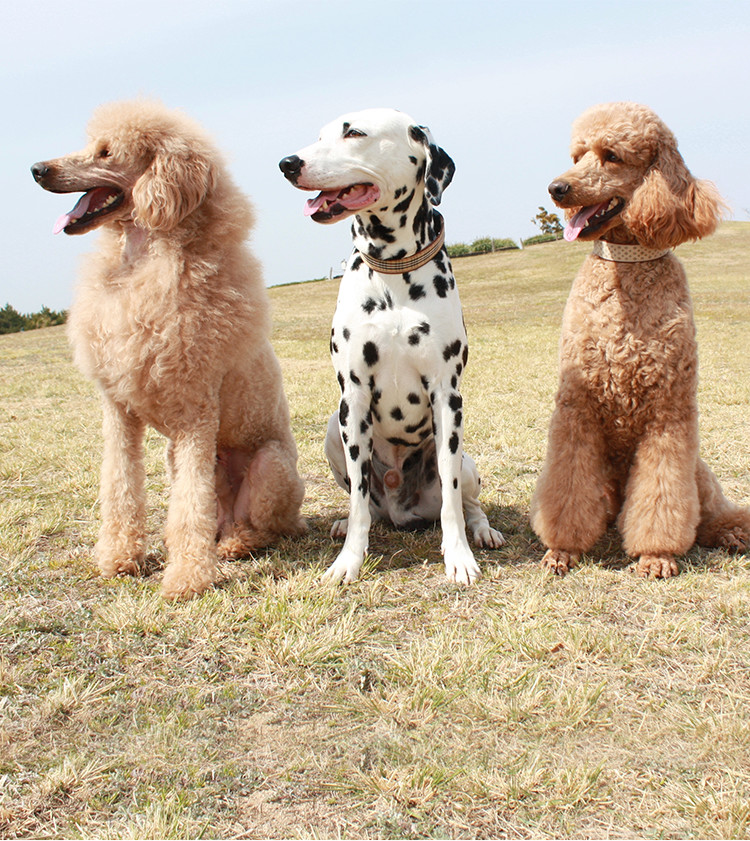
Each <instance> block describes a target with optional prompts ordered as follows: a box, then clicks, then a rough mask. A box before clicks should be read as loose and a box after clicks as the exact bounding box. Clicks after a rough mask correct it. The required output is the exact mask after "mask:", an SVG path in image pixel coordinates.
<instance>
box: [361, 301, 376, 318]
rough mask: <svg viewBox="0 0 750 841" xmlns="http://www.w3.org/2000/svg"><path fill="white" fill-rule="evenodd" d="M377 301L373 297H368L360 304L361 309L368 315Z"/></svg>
mask: <svg viewBox="0 0 750 841" xmlns="http://www.w3.org/2000/svg"><path fill="white" fill-rule="evenodd" d="M377 305H378V302H377V301H376V300H375V299H374V298H368V299H367V300H366V301H365V302H364V304H362V309H363V310H364V311H365V312H366V313H367V314H368V315H370V314H371V313H372V312H373V311H374V310H375V307H377Z"/></svg>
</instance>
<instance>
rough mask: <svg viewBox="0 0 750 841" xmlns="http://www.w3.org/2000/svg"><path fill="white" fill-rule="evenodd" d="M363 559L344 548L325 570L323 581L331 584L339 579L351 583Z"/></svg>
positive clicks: (356, 576)
mask: <svg viewBox="0 0 750 841" xmlns="http://www.w3.org/2000/svg"><path fill="white" fill-rule="evenodd" d="M344 522H346V520H344ZM363 560H364V559H363V558H360V557H359V556H358V555H356V554H355V553H354V552H350V551H347V550H346V549H344V550H343V551H342V552H341V553H340V554H339V556H338V558H336V560H335V561H334V562H333V563H332V564H331V565H330V566H329V567H328V569H327V570H326V572H325V574H324V575H323V581H325V582H327V583H331V584H338V583H339V582H340V581H343V582H344V584H351V582H352V581H356V580H357V579H358V578H359V570H360V568H361V566H362V561H363Z"/></svg>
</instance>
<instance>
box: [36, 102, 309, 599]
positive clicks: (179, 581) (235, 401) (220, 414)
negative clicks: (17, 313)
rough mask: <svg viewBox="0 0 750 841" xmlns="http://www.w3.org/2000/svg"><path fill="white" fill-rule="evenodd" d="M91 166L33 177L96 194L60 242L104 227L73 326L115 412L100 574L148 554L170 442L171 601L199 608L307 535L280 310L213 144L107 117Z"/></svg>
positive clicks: (130, 113) (150, 116)
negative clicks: (222, 574) (242, 561)
mask: <svg viewBox="0 0 750 841" xmlns="http://www.w3.org/2000/svg"><path fill="white" fill-rule="evenodd" d="M89 138H90V142H89V144H88V145H87V146H86V147H85V148H84V149H83V150H81V151H80V152H77V153H74V154H72V155H68V156H66V157H63V158H56V159H55V160H50V161H44V162H41V163H38V164H35V165H34V166H33V167H32V172H33V174H34V177H35V178H36V180H37V181H38V182H39V183H40V184H41V185H42V187H44V188H45V189H47V190H51V191H52V192H56V193H69V192H78V191H82V192H83V193H84V195H83V197H82V198H81V199H80V200H79V201H78V203H77V204H76V206H75V207H74V208H73V209H72V210H71V211H70V212H69V213H66V214H65V215H64V216H62V217H61V218H60V219H59V220H58V223H57V225H56V227H55V230H56V232H58V231H62V230H64V231H65V232H66V233H68V234H78V233H85V232H87V231H90V230H93V229H94V228H100V229H101V233H100V235H99V236H100V239H99V247H98V251H97V252H96V253H95V254H94V255H92V256H91V258H90V259H89V261H88V262H87V264H86V267H85V270H84V274H83V279H82V282H81V285H80V287H79V289H78V294H77V297H76V300H75V303H74V305H73V308H72V310H71V313H70V320H69V334H70V338H71V341H72V343H73V346H74V350H75V359H76V362H77V363H78V366H79V367H80V368H81V370H82V371H83V372H84V373H85V374H87V375H88V376H90V377H91V378H92V379H93V380H94V381H95V382H96V383H97V384H98V385H99V388H100V391H101V395H102V398H103V408H104V463H103V466H102V484H101V506H102V526H101V531H100V534H99V541H98V543H97V545H96V556H97V561H98V564H99V569H100V570H101V572H102V575H105V576H113V575H118V574H121V573H129V574H136V573H138V572H139V571H140V569H141V568H142V566H143V560H144V554H145V548H146V510H145V478H146V477H145V471H144V465H143V434H144V429H145V427H146V425H150V426H152V427H154V428H155V429H157V430H159V431H160V432H162V433H163V434H164V435H165V436H167V438H168V439H169V446H168V450H167V456H168V467H169V474H170V479H171V483H172V492H171V499H170V504H169V514H168V519H167V529H166V543H167V549H168V553H169V558H168V564H167V568H166V571H165V573H164V581H163V585H162V592H163V594H164V596H165V597H166V598H170V599H173V598H181V597H189V596H193V595H196V594H198V593H201V592H202V591H203V590H205V589H206V588H207V587H209V586H210V585H211V584H212V583H213V582H214V581H215V580H216V576H217V565H216V561H217V547H216V539H217V535H218V538H219V547H218V548H219V553H220V554H221V555H222V556H224V557H230V556H232V557H234V556H239V555H244V554H246V553H248V552H249V551H250V550H252V549H255V548H259V547H262V546H266V545H267V544H269V543H272V542H273V541H275V540H276V539H278V537H279V536H281V535H290V534H291V535H294V534H299V533H300V532H302V531H303V530H304V529H305V525H304V522H303V521H302V519H301V518H300V515H299V508H300V503H301V501H302V496H303V484H302V480H301V479H300V477H299V475H298V473H297V468H296V462H297V450H296V447H295V444H294V440H293V438H292V433H291V428H290V420H289V410H288V408H287V402H286V398H285V396H284V392H283V389H282V381H281V370H280V367H279V363H278V360H277V359H276V357H275V355H274V352H273V349H272V347H271V343H270V340H269V333H270V323H269V312H268V300H267V295H266V291H265V287H264V285H263V279H262V276H261V271H260V267H259V266H258V263H257V262H256V260H255V258H254V256H253V255H252V254H251V252H250V251H249V250H248V248H247V246H246V244H245V240H246V238H247V235H248V232H249V230H250V228H251V226H252V223H253V213H252V209H251V207H250V204H249V202H248V201H247V199H246V198H245V196H244V195H243V194H242V193H241V192H240V191H239V190H238V188H237V187H236V186H235V184H234V183H233V181H232V179H231V178H230V176H229V174H228V172H227V170H226V168H225V166H224V163H223V161H222V160H221V157H220V155H219V153H218V152H217V151H216V149H215V148H214V146H213V144H212V143H211V142H210V140H209V139H208V138H207V137H206V135H205V134H204V133H203V131H202V130H201V129H200V128H199V127H198V126H197V125H196V124H195V123H193V122H192V121H191V120H189V119H188V118H187V117H185V116H183V115H182V114H180V113H179V112H175V111H169V110H167V109H166V108H164V107H163V106H162V105H160V104H158V103H151V102H124V103H114V104H112V105H108V106H105V107H103V108H101V109H99V111H98V112H97V113H96V114H95V115H94V118H93V119H92V121H91V123H90V124H89Z"/></svg>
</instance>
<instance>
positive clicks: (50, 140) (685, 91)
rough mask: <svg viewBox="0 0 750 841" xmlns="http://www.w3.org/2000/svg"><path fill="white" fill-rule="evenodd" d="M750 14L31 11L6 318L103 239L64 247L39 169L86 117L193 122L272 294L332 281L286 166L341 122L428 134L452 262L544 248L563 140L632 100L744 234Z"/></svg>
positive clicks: (6, 199) (0, 286)
mask: <svg viewBox="0 0 750 841" xmlns="http://www.w3.org/2000/svg"><path fill="white" fill-rule="evenodd" d="M749 48H750V2H744V0H733V2H730V1H729V0H704V2H691V0H684V2H679V1H678V0H643V2H641V1H640V0H628V2H614V0H610V2H605V3H603V2H601V1H600V0H597V2H589V0H556V2H534V0H518V2H513V3H510V2H503V0H488V2H479V0H452V2H444V0H380V2H377V0H368V2H360V0H246V2H240V0H210V2H206V0H150V2H147V1H146V0H118V2H112V0H96V2H94V1H93V0H76V2H75V3H61V2H55V3H53V2H50V0H25V2H23V3H21V2H16V3H14V4H13V5H10V6H7V5H6V8H5V9H4V11H3V21H2V31H0V56H1V58H0V96H1V99H2V102H3V107H4V111H5V119H4V121H3V137H2V156H1V158H0V160H1V161H2V163H1V164H0V174H1V176H2V181H1V182H0V185H1V186H2V196H3V201H2V203H1V204H0V237H2V245H3V253H4V255H5V260H4V261H3V265H2V268H1V269H0V307H1V306H3V305H4V304H5V303H6V302H9V303H11V304H13V306H15V307H16V308H17V309H18V310H20V311H22V312H30V311H35V310H38V309H39V308H40V307H41V306H42V305H43V304H46V305H47V306H49V307H51V308H53V309H61V308H67V307H68V306H69V305H70V302H71V300H72V297H73V290H74V286H75V277H76V266H77V263H78V260H79V256H80V255H81V254H82V253H83V252H85V251H90V250H91V249H92V248H93V247H94V245H95V239H96V234H88V235H85V236H81V237H66V236H64V235H60V236H57V237H53V235H52V225H53V223H54V221H55V219H56V218H57V216H58V215H59V214H60V213H61V212H63V211H65V210H68V209H69V208H70V207H71V206H72V204H73V201H74V200H71V199H72V197H70V196H67V197H66V196H54V195H51V194H48V193H44V192H43V191H42V190H41V189H40V188H39V187H38V186H37V185H36V184H35V183H34V181H33V179H32V178H31V175H30V173H29V166H30V165H31V164H32V163H33V162H34V161H37V160H40V159H45V158H49V157H55V156H57V155H60V154H64V153H66V152H69V151H72V150H74V149H78V148H80V147H81V146H82V145H83V143H84V140H85V125H86V122H87V121H88V118H89V116H90V114H91V112H92V110H93V109H94V108H95V107H96V106H97V105H99V104H101V103H102V102H108V101H112V100H116V99H124V98H130V97H133V96H139V95H146V96H149V97H156V98H159V99H161V100H162V101H163V102H165V103H166V104H167V105H169V106H173V107H178V108H181V109H183V110H184V111H186V112H187V113H189V114H190V115H191V116H193V117H194V118H196V119H197V120H199V121H200V122H201V123H202V124H203V125H204V126H205V127H206V128H207V129H208V131H209V132H210V133H211V134H212V135H213V137H214V138H215V139H216V141H217V143H218V145H219V146H220V147H221V148H222V150H223V151H224V153H225V155H226V157H227V159H228V160H229V162H230V166H231V168H232V171H233V174H234V176H235V179H236V181H237V182H238V183H239V184H240V186H241V187H242V188H243V189H244V190H245V192H247V193H248V194H249V195H250V197H251V198H252V200H253V202H254V204H255V207H256V210H257V215H258V225H257V227H256V229H255V232H254V235H253V240H252V241H253V245H254V248H255V251H256V253H257V254H258V256H259V257H260V259H261V261H262V262H263V265H264V268H265V275H266V280H267V283H269V284H275V283H285V282H290V281H298V280H305V279H309V278H312V277H321V276H324V275H327V274H328V271H329V268H330V267H332V266H333V267H335V268H336V269H338V267H339V265H340V262H341V260H342V259H344V258H345V257H346V256H347V254H348V253H349V250H350V245H349V225H348V224H347V223H342V224H340V225H334V226H329V227H325V228H324V227H321V226H319V225H316V224H315V223H314V222H312V221H311V220H310V219H307V218H305V217H304V216H303V214H302V208H303V205H304V199H305V196H304V195H303V194H302V193H299V192H298V191H296V190H294V189H293V188H292V187H290V185H289V184H287V183H286V182H285V180H284V179H283V178H282V176H281V173H280V172H279V170H278V166H277V165H278V161H279V159H280V158H282V157H284V156H285V155H287V154H290V153H292V152H295V151H296V150H297V149H299V148H300V147H302V146H306V145H308V144H309V143H311V142H312V141H313V140H314V139H315V138H316V137H317V134H318V130H319V129H320V127H321V126H322V125H323V124H325V123H327V122H329V121H330V120H331V119H333V118H334V117H336V116H338V115H339V114H342V113H344V112H346V111H350V110H358V109H360V108H368V107H375V106H387V107H394V108H398V109H400V110H402V111H406V112H407V113H409V114H410V115H411V116H412V117H414V118H415V119H416V120H417V121H418V122H420V123H422V124H425V125H428V126H429V127H430V128H431V130H432V133H433V135H434V137H435V139H436V141H437V142H438V143H439V144H440V145H442V146H443V148H445V150H446V151H447V152H448V154H450V155H451V156H452V157H453V159H454V160H455V162H456V176H455V179H454V182H453V184H452V185H451V187H450V188H449V189H448V190H447V191H446V193H445V195H444V197H443V206H442V209H443V215H444V216H445V219H446V231H447V240H448V242H449V243H450V242H458V241H471V240H473V239H475V238H477V237H480V236H487V235H494V236H499V237H512V238H514V239H518V238H519V237H522V236H529V235H531V234H533V233H534V232H535V229H534V228H533V226H532V225H531V223H530V221H529V220H530V219H531V217H532V216H533V215H534V213H535V212H536V208H537V206H538V205H540V204H543V205H546V206H547V207H548V208H551V202H550V201H549V199H548V196H547V191H546V185H547V184H548V182H549V181H550V180H551V179H552V178H554V176H556V175H558V174H559V173H560V172H561V171H562V170H563V169H564V168H566V167H567V165H568V157H567V147H568V138H569V132H570V123H571V121H572V120H573V119H574V118H575V117H576V116H577V115H578V114H579V113H580V112H581V111H582V110H584V109H585V108H587V107H588V106H590V105H593V104H595V103H597V102H603V101H611V100H620V99H629V100H634V101H639V102H643V103H645V104H647V105H650V106H651V107H652V108H654V110H656V111H657V112H658V113H659V114H660V115H661V116H662V118H663V119H664V120H665V121H666V122H667V124H668V125H669V126H670V127H671V128H672V129H673V131H674V132H675V134H676V135H677V138H678V140H679V143H680V149H681V150H682V152H683V155H684V157H685V159H686V161H687V163H688V166H689V167H690V168H691V169H692V171H693V172H694V173H695V174H696V175H698V176H700V177H705V178H710V179H712V180H713V181H715V182H716V184H717V185H718V187H719V189H720V190H721V191H722V193H723V194H724V196H725V197H726V199H727V200H728V202H729V204H730V205H731V206H732V208H733V218H735V219H739V220H748V219H750V115H749V113H748V109H749V107H750V98H749V96H748V93H749V92H750V60H749V59H748V49H749Z"/></svg>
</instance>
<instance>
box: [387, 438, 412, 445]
mask: <svg viewBox="0 0 750 841" xmlns="http://www.w3.org/2000/svg"><path fill="white" fill-rule="evenodd" d="M387 441H388V443H389V444H393V446H394V447H411V446H412V442H411V441H406V440H404V439H403V438H388V439H387Z"/></svg>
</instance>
